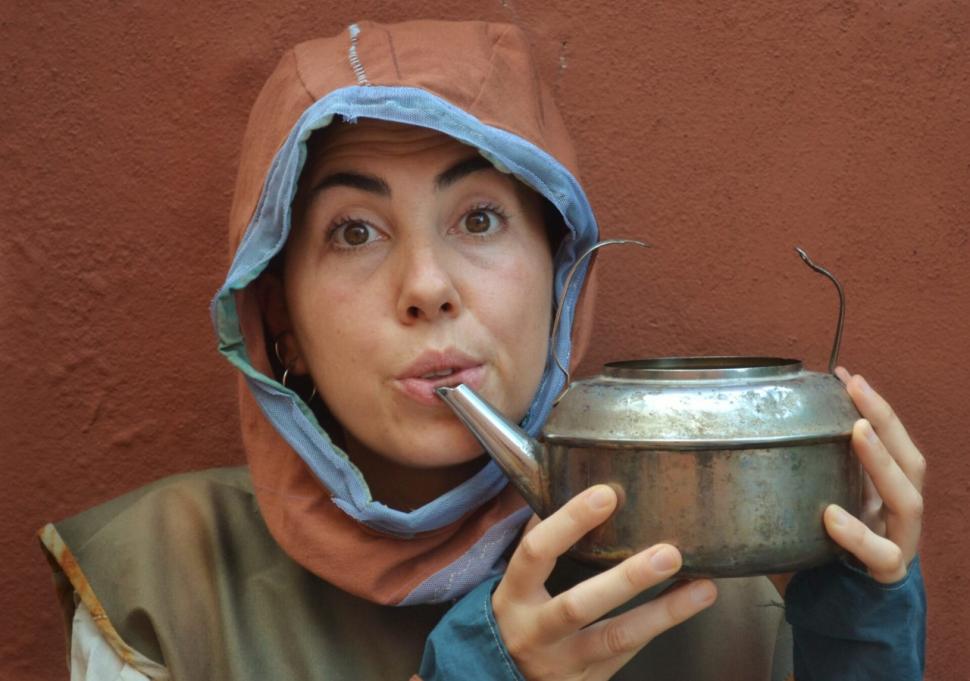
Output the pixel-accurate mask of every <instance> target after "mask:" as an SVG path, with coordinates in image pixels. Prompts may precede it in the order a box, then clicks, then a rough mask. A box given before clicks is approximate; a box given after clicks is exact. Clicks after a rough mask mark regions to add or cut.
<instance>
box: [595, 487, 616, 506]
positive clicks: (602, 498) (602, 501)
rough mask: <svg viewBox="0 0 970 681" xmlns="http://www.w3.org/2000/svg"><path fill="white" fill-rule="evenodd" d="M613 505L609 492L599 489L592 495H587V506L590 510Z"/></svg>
mask: <svg viewBox="0 0 970 681" xmlns="http://www.w3.org/2000/svg"><path fill="white" fill-rule="evenodd" d="M611 503H613V495H612V494H611V493H610V490H608V489H604V488H603V487H600V488H598V489H596V490H595V491H594V492H593V493H592V494H590V495H589V505H590V508H596V509H600V508H604V507H606V506H609V505H610V504H611Z"/></svg>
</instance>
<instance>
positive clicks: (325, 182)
mask: <svg viewBox="0 0 970 681" xmlns="http://www.w3.org/2000/svg"><path fill="white" fill-rule="evenodd" d="M494 168H495V166H493V165H492V164H491V163H490V162H489V161H488V160H487V159H485V158H484V157H482V156H477V155H476V156H469V157H468V158H465V159H462V160H460V161H458V162H457V163H455V164H453V165H451V166H450V167H448V168H447V169H446V170H444V171H442V172H441V173H439V174H438V176H437V177H436V178H435V181H434V185H435V189H437V190H439V191H440V190H442V189H447V188H448V187H450V186H451V185H453V184H455V183H456V182H458V181H459V180H461V179H463V178H464V177H466V176H468V175H471V174H472V173H475V172H478V171H479V170H488V169H493V170H494ZM329 187H350V188H351V189H359V190H361V191H365V192H370V193H372V194H378V195H379V196H390V195H391V188H390V187H389V186H388V185H387V182H385V181H384V180H383V179H381V178H380V177H377V176H375V175H365V174H364V173H351V172H339V173H332V174H330V175H326V176H324V177H322V178H320V181H319V182H317V183H316V184H315V185H313V188H312V189H311V190H310V194H311V195H312V194H316V193H317V192H320V191H323V190H324V189H327V188H329Z"/></svg>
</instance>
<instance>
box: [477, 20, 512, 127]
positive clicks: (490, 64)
mask: <svg viewBox="0 0 970 681" xmlns="http://www.w3.org/2000/svg"><path fill="white" fill-rule="evenodd" d="M511 30H512V27H511V26H506V27H505V28H504V29H503V30H502V33H501V34H499V36H498V37H496V38H495V40H494V41H493V42H492V53H491V54H490V55H489V57H488V71H487V72H486V73H485V77H484V78H482V84H481V85H480V86H479V87H478V92H477V93H476V94H475V99H473V100H472V103H471V104H469V105H468V108H467V109H465V110H466V111H468V113H470V114H472V115H473V116H475V114H474V113H473V112H474V111H475V107H477V106H478V100H480V99H481V98H482V93H484V92H485V86H486V85H488V82H489V79H490V78H491V76H492V72H493V71H494V70H495V49H496V47H498V44H499V43H500V42H502V40H504V39H505V36H506V34H508V32H509V31H511ZM476 118H477V116H476Z"/></svg>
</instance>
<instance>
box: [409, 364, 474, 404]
mask: <svg viewBox="0 0 970 681" xmlns="http://www.w3.org/2000/svg"><path fill="white" fill-rule="evenodd" d="M484 377H485V366H484V365H482V364H479V365H478V366H474V367H469V368H468V369H462V370H460V371H455V372H454V373H452V374H450V375H448V376H442V377H440V378H399V379H398V380H397V384H398V385H399V386H400V387H401V390H402V391H403V392H404V394H405V395H407V396H408V397H410V398H411V399H413V400H416V401H418V402H420V403H421V404H424V405H427V406H429V407H438V406H444V402H442V401H441V399H440V398H439V397H438V396H437V395H436V394H435V388H440V387H441V386H449V387H454V386H456V385H458V384H459V383H464V384H465V385H467V386H468V387H469V388H471V389H472V390H478V389H479V387H480V386H481V384H482V379H483V378H484Z"/></svg>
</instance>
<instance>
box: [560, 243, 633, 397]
mask: <svg viewBox="0 0 970 681" xmlns="http://www.w3.org/2000/svg"><path fill="white" fill-rule="evenodd" d="M616 244H631V245H634V246H640V247H641V248H650V244H648V243H646V242H645V241H637V240H636V239H604V240H603V241H598V242H596V243H595V244H593V245H592V246H590V247H589V248H587V249H586V250H585V251H584V252H583V254H582V255H581V256H579V257H578V258H576V262H574V263H573V266H572V267H570V268H569V272H567V273H566V279H565V281H564V282H563V285H562V294H561V295H560V296H559V304H558V305H557V306H556V316H555V317H554V318H553V320H552V358H553V359H554V360H556V366H558V367H559V370H560V371H561V372H562V373H563V375H564V376H565V377H566V382H565V383H564V384H563V387H562V390H560V391H559V395H557V396H556V399H555V400H554V402H553V404H557V403H558V402H559V400H560V398H562V396H563V393H565V392H566V389H567V388H569V379H570V378H571V376H570V374H569V369H568V368H567V367H565V366H563V363H562V360H561V359H559V353H558V352H556V335H557V334H558V332H559V320H560V318H561V317H562V308H563V305H564V304H565V302H566V294H567V293H569V286H570V284H572V281H573V275H575V274H576V270H578V269H579V266H580V265H581V264H583V261H584V260H586V258H588V257H589V256H591V255H592V254H593V252H594V251H596V250H598V249H600V248H603V246H613V245H616Z"/></svg>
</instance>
